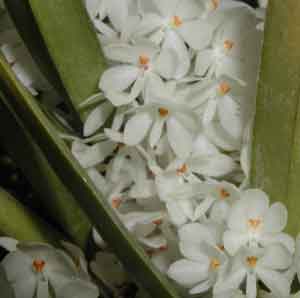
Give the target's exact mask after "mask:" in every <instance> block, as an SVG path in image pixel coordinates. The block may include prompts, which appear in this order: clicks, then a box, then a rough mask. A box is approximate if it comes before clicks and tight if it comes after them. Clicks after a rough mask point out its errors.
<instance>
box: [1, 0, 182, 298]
mask: <svg viewBox="0 0 300 298" xmlns="http://www.w3.org/2000/svg"><path fill="white" fill-rule="evenodd" d="M54 2H56V1H54ZM0 78H2V81H3V83H4V84H5V90H6V92H7V93H9V94H10V95H11V96H12V100H11V106H12V108H13V109H14V111H15V112H16V114H17V115H18V117H20V119H22V121H23V123H24V125H26V128H27V129H28V131H29V132H30V133H31V134H32V136H33V137H34V138H35V140H36V142H37V143H38V145H39V146H40V148H41V150H42V151H43V152H44V153H45V155H46V157H47V159H48V160H49V162H50V163H51V165H52V166H53V168H54V169H55V171H56V173H57V175H58V176H59V177H60V178H61V179H63V181H64V184H65V185H66V186H67V187H68V188H69V189H70V191H71V192H72V193H73V195H74V197H75V198H76V199H77V200H78V202H79V203H80V205H81V207H82V209H83V210H84V211H85V212H86V213H87V215H88V216H89V218H90V220H91V222H92V223H93V224H94V225H95V226H96V228H97V229H98V231H99V232H100V234H101V235H102V236H103V238H104V239H105V241H106V242H107V243H108V244H109V245H110V246H111V247H112V249H113V250H114V252H115V253H116V254H117V256H118V257H119V258H120V260H121V261H122V263H123V264H124V266H125V267H126V269H127V270H128V271H129V272H131V273H132V274H133V276H135V277H136V278H137V279H138V280H139V281H140V283H141V284H143V286H144V287H145V288H146V289H147V290H148V291H149V293H150V294H151V295H152V296H153V297H164V298H171V297H173V298H175V297H180V296H179V295H178V293H177V291H176V290H175V289H174V287H173V286H172V284H171V283H170V282H169V281H168V279H167V278H166V277H165V276H163V275H162V274H161V273H159V272H158V271H157V270H156V269H155V268H154V266H153V264H152V263H151V260H150V258H149V257H148V256H147V255H146V254H145V252H144V251H143V249H142V248H141V247H140V245H139V244H138V243H137V241H136V240H135V239H134V238H133V236H132V235H129V233H128V231H127V230H126V229H125V227H124V226H123V225H122V224H120V222H119V219H118V218H117V217H116V215H115V213H114V212H113V210H111V208H110V206H109V205H108V204H107V202H106V200H105V199H104V198H103V197H102V196H101V194H100V193H99V191H97V189H96V188H95V186H94V185H93V183H92V182H91V181H90V179H89V177H88V176H87V175H86V173H85V171H84V170H83V169H82V168H81V167H80V165H79V164H78V162H77V161H76V160H75V159H74V158H73V157H72V155H71V154H70V150H69V149H68V148H67V147H66V145H65V143H64V142H63V141H62V140H61V139H60V138H59V137H58V136H57V133H56V131H55V130H54V129H53V126H52V124H51V123H50V122H49V120H48V119H47V118H46V116H45V115H44V113H43V112H42V111H41V109H40V108H39V106H38V105H37V103H36V102H35V101H34V99H33V98H32V96H31V95H30V94H29V93H28V92H27V91H26V90H25V88H24V87H23V86H21V84H20V83H19V82H18V81H17V80H16V78H15V76H14V74H13V73H12V71H11V69H10V67H9V65H7V63H6V62H5V61H4V60H3V59H0Z"/></svg>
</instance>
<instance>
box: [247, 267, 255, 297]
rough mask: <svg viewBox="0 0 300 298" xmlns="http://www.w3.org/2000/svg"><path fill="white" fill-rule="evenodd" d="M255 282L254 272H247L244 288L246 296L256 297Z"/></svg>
mask: <svg viewBox="0 0 300 298" xmlns="http://www.w3.org/2000/svg"><path fill="white" fill-rule="evenodd" d="M256 283H257V281H256V275H255V273H248V274H247V288H246V294H247V298H256V294H257V286H256Z"/></svg>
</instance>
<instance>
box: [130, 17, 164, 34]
mask: <svg viewBox="0 0 300 298" xmlns="http://www.w3.org/2000/svg"><path fill="white" fill-rule="evenodd" d="M162 23H163V19H162V18H161V17H160V16H159V15H157V14H154V13H149V14H145V15H144V16H143V18H142V20H141V22H140V23H139V24H138V28H136V31H135V34H136V35H137V36H143V35H147V34H149V33H152V32H153V31H156V30H158V29H159V28H160V27H161V26H162Z"/></svg>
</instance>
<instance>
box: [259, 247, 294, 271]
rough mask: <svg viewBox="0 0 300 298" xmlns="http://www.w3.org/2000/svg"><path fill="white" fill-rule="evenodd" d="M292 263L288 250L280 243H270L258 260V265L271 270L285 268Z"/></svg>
mask: <svg viewBox="0 0 300 298" xmlns="http://www.w3.org/2000/svg"><path fill="white" fill-rule="evenodd" d="M291 263H292V256H291V254H290V253H289V251H288V250H287V249H286V248H285V247H284V246H282V245H280V244H275V245H270V246H268V247H267V248H266V252H265V254H264V255H263V257H262V258H261V259H260V260H259V266H263V267H264V268H269V269H273V270H285V269H287V268H288V267H289V266H290V265H291Z"/></svg>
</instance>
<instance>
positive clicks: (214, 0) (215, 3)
mask: <svg viewBox="0 0 300 298" xmlns="http://www.w3.org/2000/svg"><path fill="white" fill-rule="evenodd" d="M211 4H212V8H213V10H216V9H217V8H218V7H219V5H220V0H211Z"/></svg>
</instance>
